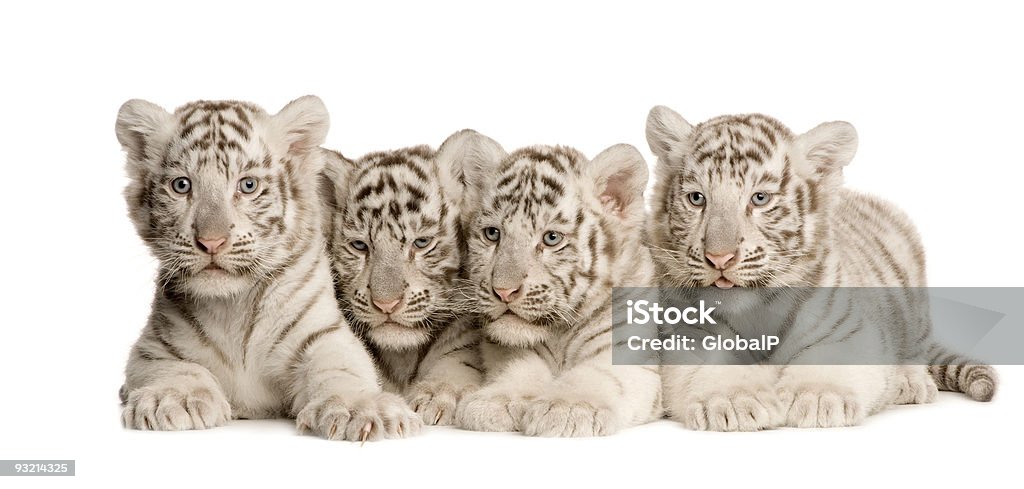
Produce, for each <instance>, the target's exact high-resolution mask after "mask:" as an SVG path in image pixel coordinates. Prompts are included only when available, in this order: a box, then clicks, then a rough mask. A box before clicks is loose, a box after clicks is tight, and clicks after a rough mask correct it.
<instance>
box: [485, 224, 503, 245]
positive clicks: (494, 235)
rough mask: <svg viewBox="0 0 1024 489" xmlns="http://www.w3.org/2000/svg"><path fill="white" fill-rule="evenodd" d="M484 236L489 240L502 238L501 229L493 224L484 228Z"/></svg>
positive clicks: (495, 240)
mask: <svg viewBox="0 0 1024 489" xmlns="http://www.w3.org/2000/svg"><path fill="white" fill-rule="evenodd" d="M484 237H485V238H487V240H488V241H494V242H497V241H498V240H499V239H501V231H500V230H499V229H498V228H496V227H493V226H491V227H488V228H484Z"/></svg>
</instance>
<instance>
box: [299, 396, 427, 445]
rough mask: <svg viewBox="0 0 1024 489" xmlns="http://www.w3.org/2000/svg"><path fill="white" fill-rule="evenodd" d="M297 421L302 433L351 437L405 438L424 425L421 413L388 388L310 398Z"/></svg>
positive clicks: (364, 438) (353, 439)
mask: <svg viewBox="0 0 1024 489" xmlns="http://www.w3.org/2000/svg"><path fill="white" fill-rule="evenodd" d="M295 424H296V426H297V427H298V429H299V432H300V433H315V434H317V435H319V436H322V437H324V438H327V439H329V440H349V441H376V440H381V439H384V438H404V437H406V436H411V435H415V434H417V433H419V431H420V429H421V428H422V427H423V422H422V421H420V417H419V415H417V414H416V413H415V412H413V411H412V409H409V406H408V404H406V403H405V401H404V400H403V399H402V398H401V397H398V396H396V395H394V394H390V393H387V392H379V393H376V394H371V395H368V396H363V397H359V398H355V399H350V398H345V397H343V396H339V395H333V396H328V397H324V398H320V399H316V400H313V401H310V402H309V403H308V404H306V407H304V408H303V409H302V410H301V411H299V415H298V416H296V417H295Z"/></svg>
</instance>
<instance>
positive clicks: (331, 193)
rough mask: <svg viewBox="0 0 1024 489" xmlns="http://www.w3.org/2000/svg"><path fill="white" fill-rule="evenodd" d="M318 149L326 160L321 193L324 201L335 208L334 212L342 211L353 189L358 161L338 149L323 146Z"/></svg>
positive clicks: (321, 156) (324, 160)
mask: <svg viewBox="0 0 1024 489" xmlns="http://www.w3.org/2000/svg"><path fill="white" fill-rule="evenodd" d="M318 151H319V152H320V158H321V159H322V160H323V162H324V169H323V172H322V178H321V195H322V197H323V198H324V201H325V202H326V203H327V204H328V205H329V206H330V207H331V208H333V210H332V212H341V211H342V210H343V209H344V208H345V204H346V203H347V202H348V192H349V190H350V189H351V183H352V175H353V174H354V173H355V169H356V163H355V162H354V161H352V160H350V159H348V158H345V157H344V156H342V154H341V153H339V152H337V151H332V150H329V149H323V148H321V149H319V150H318Z"/></svg>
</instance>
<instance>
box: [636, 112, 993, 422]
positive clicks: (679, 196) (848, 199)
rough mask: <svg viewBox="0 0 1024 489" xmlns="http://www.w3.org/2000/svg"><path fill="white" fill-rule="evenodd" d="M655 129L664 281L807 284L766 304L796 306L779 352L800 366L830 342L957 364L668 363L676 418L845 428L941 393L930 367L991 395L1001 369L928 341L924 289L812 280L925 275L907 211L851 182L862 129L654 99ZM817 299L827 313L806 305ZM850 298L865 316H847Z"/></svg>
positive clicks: (820, 355) (825, 351)
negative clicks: (862, 294) (876, 299)
mask: <svg viewBox="0 0 1024 489" xmlns="http://www.w3.org/2000/svg"><path fill="white" fill-rule="evenodd" d="M647 136H648V142H649V143H650V146H651V150H652V151H653V152H654V153H655V154H656V155H657V156H658V170H657V171H658V182H657V186H656V188H655V193H654V196H653V202H652V205H653V213H652V215H651V219H650V223H649V226H648V232H649V239H650V245H651V248H652V250H653V253H654V256H655V259H656V261H657V263H658V272H659V274H660V275H659V277H660V278H659V281H660V283H661V284H662V285H663V286H682V287H710V286H718V287H724V288H729V287H732V286H733V285H735V286H740V287H800V288H802V289H799V290H801V291H802V292H800V294H804V295H801V296H799V297H798V296H797V295H798V294H797V293H795V292H794V293H793V294H787V295H785V296H784V297H781V298H776V299H775V300H774V301H773V302H771V303H769V304H766V306H768V307H773V308H776V309H775V310H777V311H788V313H787V315H786V316H783V317H790V318H794V319H793V320H792V323H790V324H787V325H786V326H785V327H786V328H787V329H786V330H785V331H783V333H784V334H785V336H783V338H784V339H786V338H794V339H792V340H791V341H790V344H789V345H786V344H783V345H782V349H781V350H780V351H779V352H778V353H776V354H777V355H781V356H783V357H784V358H788V359H791V360H793V361H795V362H798V363H804V364H806V363H814V362H813V361H809V360H813V359H821V360H822V362H821V363H827V359H828V358H830V351H831V352H832V353H831V354H834V353H835V352H836V351H838V350H830V349H832V348H841V347H843V345H845V347H853V348H855V347H856V345H868V346H866V348H872V351H874V350H876V349H879V348H881V349H883V350H884V351H883V352H879V354H881V355H886V356H885V358H891V359H892V360H893V361H894V362H896V361H898V360H899V359H900V358H924V357H923V353H922V352H921V351H920V349H921V348H927V349H929V350H930V351H931V353H930V355H931V357H930V358H936V359H937V361H940V362H947V363H953V364H954V365H950V366H946V367H937V368H934V369H933V371H932V376H931V377H930V376H929V375H928V374H927V371H926V368H925V367H922V366H888V365H820V366H815V365H789V366H787V367H782V368H775V367H765V366H718V367H683V366H677V367H669V368H666V369H665V390H666V408H667V409H668V411H669V412H670V414H671V416H673V417H674V418H675V419H678V420H680V421H682V422H683V423H684V424H686V425H688V426H689V427H691V428H695V429H716V430H754V429H761V428H765V427H770V426H774V425H778V424H788V425H791V426H839V425H849V424H855V423H858V422H859V421H860V420H861V419H863V418H864V417H865V416H867V415H868V414H870V413H872V412H875V411H878V410H880V409H882V408H884V407H885V406H886V405H888V404H891V403H894V402H895V403H910V402H927V401H930V400H931V399H932V398H933V397H934V391H935V381H933V379H932V377H938V378H936V379H935V380H938V381H939V385H940V386H941V387H943V388H947V389H950V390H959V391H962V392H967V393H968V394H969V395H971V397H973V398H975V399H979V400H988V399H990V398H991V396H992V392H993V390H994V388H995V373H994V371H993V370H992V369H991V367H988V366H983V365H973V364H972V363H973V362H970V360H968V359H965V358H961V357H958V356H955V355H950V356H948V357H945V356H936V355H939V352H941V351H942V349H941V348H940V347H938V346H937V345H935V344H934V342H933V341H932V340H931V337H930V319H929V318H928V315H927V308H926V307H923V306H922V305H925V306H926V303H925V302H924V301H922V300H920V298H917V299H914V300H912V299H913V298H911V297H909V294H913V292H907V293H906V295H904V294H900V293H895V292H891V293H890V292H880V294H882V295H886V296H885V297H880V300H884V301H886V303H887V304H890V305H891V306H892V307H890V308H882V309H885V310H865V309H866V308H864V307H862V305H861V304H859V303H857V304H855V303H853V302H852V301H851V297H850V296H849V295H847V294H841V293H837V292H835V289H821V290H822V292H813V291H814V290H815V288H826V287H831V288H835V287H924V286H925V262H924V250H923V248H922V246H921V243H920V239H919V238H918V235H917V232H916V231H915V230H914V228H913V225H912V224H911V223H910V221H909V219H908V218H907V217H906V216H905V215H903V214H902V213H901V212H900V211H898V210H897V209H896V208H895V207H893V206H892V205H890V204H888V203H886V202H883V201H881V200H879V199H877V198H874V197H870V196H866V195H862V194H858V193H855V192H853V191H850V190H847V189H844V188H841V186H840V185H841V179H842V167H843V166H845V165H846V164H848V163H849V161H850V160H851V159H852V158H853V155H854V153H855V151H856V145H857V136H856V132H855V131H854V129H853V127H852V126H850V125H849V124H847V123H842V122H833V123H826V124H822V125H820V126H818V127H816V128H814V129H812V130H811V131H809V132H808V133H806V134H803V135H799V136H796V135H794V134H792V133H791V132H790V131H789V129H787V128H786V127H785V126H783V125H782V124H780V123H779V122H778V121H776V120H774V119H772V118H770V117H767V116H763V115H758V114H751V115H741V116H723V117H718V118H715V119H711V120H709V121H707V122H704V123H702V124H699V125H697V126H696V127H692V126H690V125H689V124H688V123H687V122H686V121H685V120H684V119H683V118H682V117H681V116H679V115H678V114H676V113H675V112H673V111H671V110H670V109H668V108H665V107H655V108H654V109H653V110H652V111H651V114H650V117H649V118H648V124H647ZM730 255H733V256H732V258H729V256H730ZM714 260H719V262H718V263H717V264H716V263H715V261H714ZM889 295H891V296H889ZM892 296H895V297H892ZM819 301H828V302H827V304H828V307H826V306H821V305H819ZM814 307H818V308H819V310H825V311H827V312H826V313H825V314H826V315H825V316H824V317H809V316H810V314H811V313H808V312H806V311H811V310H815V309H814ZM844 310H851V311H856V314H853V315H852V316H850V315H846V316H843V315H842V314H838V312H839V311H844ZM802 312H803V314H801V313H802ZM850 317H858V318H859V321H853V320H851V319H850ZM891 325H897V326H891ZM730 326H731V327H733V328H734V329H737V328H739V329H742V326H738V325H736V324H730ZM741 332H742V331H741ZM746 333H748V334H752V333H756V334H761V333H766V334H771V332H766V331H760V330H756V328H751V330H750V331H747V332H746ZM801 341H804V342H805V343H800V342H801ZM787 355H788V356H787ZM940 374H947V375H940Z"/></svg>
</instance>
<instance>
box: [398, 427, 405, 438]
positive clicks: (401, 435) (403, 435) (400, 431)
mask: <svg viewBox="0 0 1024 489" xmlns="http://www.w3.org/2000/svg"><path fill="white" fill-rule="evenodd" d="M398 436H400V437H402V438H405V432H404V431H402V425H398Z"/></svg>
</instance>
